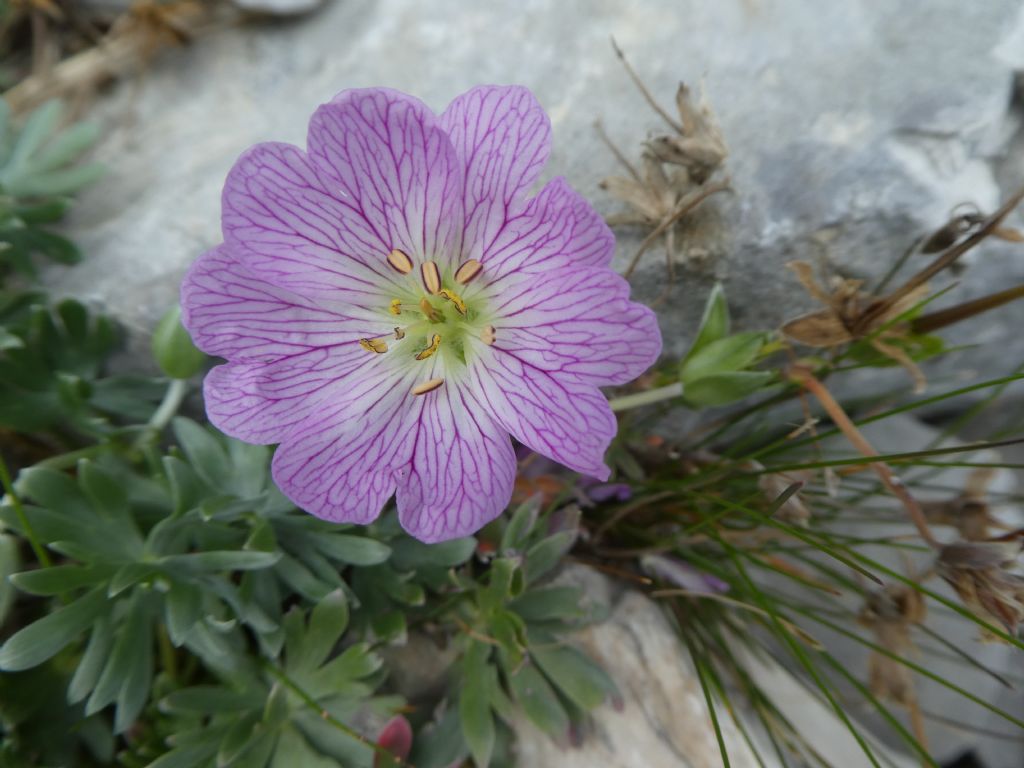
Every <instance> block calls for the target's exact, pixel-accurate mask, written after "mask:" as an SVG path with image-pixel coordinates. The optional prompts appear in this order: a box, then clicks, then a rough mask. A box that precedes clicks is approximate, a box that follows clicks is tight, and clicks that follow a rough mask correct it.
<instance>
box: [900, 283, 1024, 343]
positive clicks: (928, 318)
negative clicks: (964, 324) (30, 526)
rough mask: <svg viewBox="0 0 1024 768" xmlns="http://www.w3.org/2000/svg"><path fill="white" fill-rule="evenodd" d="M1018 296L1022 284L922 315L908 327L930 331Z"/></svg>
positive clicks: (1022, 293)
mask: <svg viewBox="0 0 1024 768" xmlns="http://www.w3.org/2000/svg"><path fill="white" fill-rule="evenodd" d="M1020 298H1024V284H1022V285H1017V286H1014V287H1013V288H1007V289H1006V290H1005V291H998V292H997V293H992V294H989V295H988V296H982V297H981V298H980V299H974V300H973V301H965V302H963V303H962V304H957V305H956V306H955V307H950V308H949V309H943V310H940V311H938V312H931V313H930V314H927V315H922V316H921V317H919V318H917V319H915V320H913V321H911V323H910V327H911V329H912V330H913V331H914V333H931V332H932V331H937V330H938V329H939V328H944V327H946V326H947V325H952V324H953V323H959V322H960V321H961V320H966V319H967V318H969V317H974V316H975V315H980V314H981V313H982V312H988V311H989V310H990V309H995V308H996V307H1001V306H1003V305H1004V304H1009V303H1010V302H1011V301H1016V300H1017V299H1020Z"/></svg>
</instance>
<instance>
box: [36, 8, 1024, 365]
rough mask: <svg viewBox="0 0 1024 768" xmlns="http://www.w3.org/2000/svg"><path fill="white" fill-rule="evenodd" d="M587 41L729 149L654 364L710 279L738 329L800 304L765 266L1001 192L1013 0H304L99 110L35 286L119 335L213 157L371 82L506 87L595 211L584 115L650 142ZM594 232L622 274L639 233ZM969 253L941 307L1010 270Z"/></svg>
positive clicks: (985, 328)
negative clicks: (82, 167) (65, 233)
mask: <svg viewBox="0 0 1024 768" xmlns="http://www.w3.org/2000/svg"><path fill="white" fill-rule="evenodd" d="M613 35H614V36H615V38H616V39H617V40H618V42H619V44H620V45H621V46H622V47H623V49H624V50H625V51H626V53H627V55H628V56H629V57H630V59H631V60H632V62H633V64H634V66H635V67H636V68H637V69H638V70H639V71H640V73H641V74H642V76H643V77H644V79H645V80H646V82H647V83H648V85H649V86H650V87H651V89H652V90H653V91H654V92H655V93H656V94H658V96H659V97H660V98H661V99H662V100H663V102H664V103H665V104H666V106H670V103H671V99H672V97H673V95H674V91H675V86H676V84H677V82H678V81H679V80H680V79H683V80H686V81H687V82H689V83H692V84H696V83H699V82H700V81H703V82H704V84H705V87H706V91H707V95H708V98H709V100H710V102H711V104H712V106H713V107H714V109H715V110H716V112H717V113H718V115H719V118H720V121H721V125H722V128H723V131H724V134H725V137H726V140H727V142H728V144H729V146H730V150H731V156H730V158H729V160H728V172H729V173H730V175H731V177H732V179H733V182H734V188H735V195H733V196H731V197H726V196H718V197H717V198H715V199H714V202H713V204H712V205H710V206H709V207H708V208H707V209H705V212H704V214H703V215H702V216H701V217H699V220H698V221H697V222H696V223H695V225H694V226H693V228H692V231H691V232H690V235H689V237H688V239H687V241H686V242H685V243H684V247H683V250H684V253H683V256H682V258H683V260H685V258H686V254H687V253H689V252H691V251H692V249H703V250H704V251H707V252H710V253H711V254H712V255H713V256H714V257H715V260H714V264H713V266H711V267H709V268H703V269H700V270H697V271H685V270H684V271H683V274H682V276H681V280H680V284H679V285H677V287H676V289H675V290H674V292H673V294H672V296H671V299H670V301H669V302H667V303H666V305H664V306H663V307H662V308H661V310H662V311H661V315H662V322H663V329H664V331H665V337H666V341H667V345H666V351H667V352H669V353H671V354H673V355H677V354H679V353H681V352H682V351H683V350H684V349H685V347H686V343H687V339H688V338H689V337H690V336H691V335H692V332H693V330H694V327H695V325H696V322H697V319H698V317H699V313H700V309H701V306H702V304H703V301H704V298H705V296H706V294H707V290H708V288H709V286H710V285H711V283H712V282H713V279H714V275H718V276H721V277H724V278H725V280H726V287H727V291H728V293H729V295H730V296H731V301H732V304H733V306H734V308H735V312H736V314H737V316H738V318H739V320H740V322H741V324H743V325H746V326H749V327H765V326H767V327H775V326H777V325H778V324H779V323H780V322H781V321H783V320H784V319H786V318H787V317H791V316H793V315H794V314H796V313H797V312H798V311H799V310H800V309H803V308H807V307H809V306H811V301H810V300H809V299H808V298H807V297H806V295H805V294H804V292H803V290H802V289H801V288H800V287H799V286H798V285H797V283H796V281H795V280H794V279H793V278H792V276H791V275H790V274H789V272H788V271H787V270H785V269H784V268H783V266H782V265H783V264H784V263H785V262H786V261H788V260H790V259H792V258H805V259H810V260H822V259H825V260H827V262H828V263H831V264H833V265H841V267H842V269H843V270H845V271H846V272H847V273H849V274H854V275H860V276H869V275H878V274H881V273H883V272H884V271H885V270H886V269H887V268H888V266H889V265H890V264H891V263H892V261H893V260H894V259H895V258H896V257H897V256H898V255H899V254H901V253H902V252H903V250H904V249H905V248H906V247H907V245H908V244H909V243H910V242H911V241H912V240H913V239H914V238H915V237H916V236H917V235H918V234H920V233H921V232H923V231H924V230H925V229H926V228H928V227H935V226H937V225H939V224H940V223H941V222H943V221H944V220H945V217H946V215H947V214H948V212H949V210H950V209H951V208H952V207H953V206H954V205H955V204H957V203H959V202H963V201H972V202H974V203H976V204H977V205H978V206H980V207H981V208H982V209H985V210H990V209H992V208H993V207H995V205H996V204H997V203H998V201H999V200H1000V198H1001V197H1002V196H1003V195H1005V194H1006V192H1007V190H1009V189H1011V188H1014V187H1015V186H1016V185H1017V184H1019V183H1021V182H1022V181H1024V132H1022V130H1021V113H1022V104H1021V100H1020V98H1021V90H1022V88H1021V86H1020V85H1019V81H1018V92H1017V97H1018V98H1017V100H1016V101H1015V100H1014V82H1015V77H1016V76H1017V74H1018V73H1019V72H1020V71H1021V70H1024V4H1022V2H1020V0H983V1H981V2H972V3H964V2H960V1H959V0H913V1H912V2H911V1H906V2H898V3H896V2H883V0H847V1H846V2H842V3H817V2H813V0H721V1H719V2H706V1H705V0H644V1H643V2H640V1H639V0H634V2H627V1H625V0H590V1H589V2H587V1H585V0H559V1H558V2H555V0H547V1H545V0H519V1H517V2H510V1H505V0H502V1H499V2H487V3H475V2H469V1H468V0H435V1H434V2H430V3H423V2H417V1H416V0H378V1H374V0H328V2H326V4H325V7H324V8H323V9H322V10H321V11H319V12H318V13H315V14H313V15H310V16H306V17H300V18H297V19H292V20H288V21H280V20H275V21H269V20H268V21H254V22H253V23H251V24H248V25H245V26H243V27H241V28H235V29H229V30H225V31H223V32H219V33H215V34H214V35H212V36H210V37H206V38H203V39H202V40H200V41H199V42H197V43H196V44H195V46H194V47H193V48H192V49H191V50H188V51H181V52H172V53H171V54H169V55H167V56H165V57H163V58H162V59H161V60H160V61H159V62H158V64H157V65H156V66H155V67H154V68H152V69H150V70H148V71H146V72H145V73H144V74H142V75H141V76H140V77H139V78H138V79H136V80H134V81H129V82H125V83H122V84H121V85H120V86H119V87H117V88H115V89H114V90H113V92H112V93H110V94H109V95H107V96H106V97H105V98H104V99H103V101H102V104H101V111H102V112H101V113H102V116H103V119H104V120H105V121H106V122H107V124H108V126H110V127H112V129H113V130H112V131H111V132H110V133H109V134H108V136H107V137H106V138H105V140H104V143H103V144H102V146H101V147H100V148H99V155H100V157H101V159H103V160H105V161H107V162H108V164H109V165H110V168H111V174H110V177H109V178H108V180H107V181H106V182H105V183H101V184H99V185H97V186H96V187H94V188H93V189H92V190H90V191H88V192H87V193H86V194H85V196H84V198H83V200H82V203H81V205H80V206H78V208H77V209H76V211H75V214H74V219H73V223H72V229H73V231H74V235H75V237H76V238H77V240H78V241H79V242H80V243H82V245H83V246H84V247H85V250H86V253H87V254H88V258H87V259H86V261H85V263H84V264H83V265H82V266H80V267H77V268H75V269H72V270H66V269H55V270H53V271H52V272H51V274H50V278H49V282H50V284H51V286H52V287H53V288H54V289H56V290H57V291H59V292H66V293H68V294H75V295H86V296H91V297H93V298H94V299H95V300H96V301H97V302H99V303H101V304H105V305H106V306H107V308H108V309H110V310H111V311H113V312H114V313H115V314H117V315H118V316H120V317H121V318H122V319H124V320H125V322H127V323H128V325H129V326H130V327H131V328H132V329H133V331H135V332H136V339H137V340H138V341H141V340H144V338H145V337H146V335H147V334H148V332H149V331H150V329H151V328H152V326H153V324H154V323H155V321H156V319H157V318H158V317H159V316H160V315H161V313H162V312H163V311H164V310H165V309H166V308H167V307H168V306H169V305H170V304H171V302H173V301H174V299H175V291H176V285H177V283H178V280H179V279H180V277H181V275H182V274H183V273H184V271H185V269H186V267H187V265H188V264H189V263H190V262H191V260H192V259H193V258H195V256H196V255H197V254H198V253H199V252H200V251H202V250H203V249H204V248H207V247H209V246H211V245H213V244H214V243H215V242H217V240H218V239H219V229H218V228H219V221H218V208H219V192H220V188H221V184H222V182H223V179H224V176H225V174H226V172H227V171H228V169H229V168H230V166H231V164H232V162H233V161H234V159H235V158H236V157H237V155H238V154H239V153H240V152H241V151H242V150H243V149H245V148H246V147H247V146H249V145H250V144H252V143H254V142H258V141H263V140H271V139H272V140H285V141H292V142H296V143H302V142H303V141H304V135H305V128H306V121H307V119H308V117H309V115H310V114H311V113H312V111H313V109H314V108H315V107H316V106H317V105H318V104H319V103H321V102H323V101H325V100H327V99H328V98H330V96H331V95H333V94H334V93H335V92H336V91H338V90H341V89H343V88H349V87H354V86H369V85H387V86H392V87H395V88H398V89H401V90H405V91H408V92H411V93H414V94H416V95H418V96H420V97H421V98H423V99H424V100H425V101H427V103H429V104H430V105H431V106H433V107H434V108H435V109H437V110H440V109H443V107H444V106H445V104H446V103H447V102H448V101H449V100H450V99H451V98H452V97H454V96H455V95H457V94H458V93H460V92H462V91H463V90H465V89H467V88H469V87H470V86H472V85H474V84H476V83H481V82H497V83H502V82H517V83H522V84H525V85H527V86H529V87H530V88H531V89H533V90H534V91H535V92H536V94H537V96H538V97H539V98H540V100H541V102H542V103H543V104H544V105H545V106H546V107H547V109H548V111H549V112H550V115H551V118H552V121H553V123H554V132H555V133H554V135H555V146H554V152H553V155H552V160H551V163H550V165H549V167H548V170H547V174H546V176H547V177H550V176H553V175H565V176H567V177H568V179H569V180H570V181H571V182H572V183H573V184H574V185H575V186H576V187H577V188H578V189H580V190H581V191H582V192H583V193H584V194H586V195H588V196H590V197H591V198H592V199H593V200H594V201H595V203H596V204H597V205H598V207H599V208H600V209H601V210H602V211H605V212H611V211H613V210H615V209H616V208H617V203H616V202H615V201H614V200H611V199H610V198H609V197H608V196H607V195H606V194H605V193H603V192H601V191H600V190H598V188H597V183H598V181H599V180H600V179H601V178H602V177H604V176H606V175H608V174H609V173H613V172H616V168H615V162H614V160H613V158H612V157H611V155H610V153H609V152H608V151H607V149H606V148H605V147H604V146H603V145H602V144H601V143H600V141H599V140H598V138H597V136H596V134H595V131H594V129H593V122H594V120H595V119H597V118H601V119H602V120H603V121H604V123H605V125H606V126H607V129H608V132H609V133H610V134H611V136H612V137H613V138H614V139H615V140H616V141H617V142H618V143H619V144H620V145H621V146H622V147H623V148H624V149H625V150H626V151H627V153H628V154H630V155H631V156H632V155H634V154H635V153H636V152H638V148H639V142H640V140H642V139H643V138H644V137H645V136H646V135H647V134H648V133H649V132H650V131H652V130H654V129H658V128H660V125H659V119H658V118H657V117H656V116H655V115H654V114H653V113H652V112H651V111H650V110H649V109H648V108H647V106H646V105H645V104H644V102H643V101H642V99H641V98H640V96H639V94H638V93H637V92H636V90H635V88H634V87H633V85H632V83H631V82H630V81H629V80H628V78H627V76H626V74H625V72H624V71H623V69H622V67H621V65H620V64H619V62H618V61H617V59H616V58H615V56H614V54H613V52H612V49H611V45H610V44H609V38H610V36H613ZM1011 146H1013V147H1015V152H1013V153H1012V154H1011V155H1010V160H1009V161H1006V160H1005V159H1004V158H1005V157H1006V153H1007V151H1008V148H1010V147H1011ZM1019 220H1020V219H1019V218H1018V219H1017V221H1019ZM620 234H621V237H620V254H619V259H620V260H621V262H622V263H623V264H624V263H625V262H626V261H627V260H628V258H629V256H630V255H631V254H632V253H633V251H634V249H635V247H636V244H637V243H638V241H639V239H640V233H637V232H632V233H631V232H628V231H624V232H621V233H620ZM919 258H923V257H919ZM971 261H972V262H973V263H972V266H971V267H970V268H969V269H968V270H967V271H966V272H965V273H964V274H963V275H962V276H961V277H960V279H961V281H962V285H961V287H960V288H958V289H957V290H956V291H955V292H953V294H951V296H950V297H949V298H948V299H947V302H951V301H958V300H963V299H966V298H972V297H974V296H978V295H982V294H984V293H986V292H988V291H991V290H995V289H997V288H1002V287H1005V286H1006V285H1008V284H1011V283H1016V282H1020V281H1022V280H1024V258H1022V253H1021V249H1020V247H1017V248H1016V249H1013V248H1010V247H1008V246H1000V245H998V244H994V245H989V246H986V247H985V249H984V250H983V251H980V252H979V253H977V254H975V256H974V257H973V258H972V259H971ZM916 263H917V264H918V265H920V264H921V262H916ZM664 274H665V272H664V264H663V256H662V254H661V253H660V252H658V251H653V252H651V253H649V254H648V255H647V256H646V257H645V260H644V266H643V268H642V269H641V270H640V271H639V272H638V274H637V276H636V280H635V285H636V295H637V296H638V297H639V298H640V299H642V300H651V299H653V298H654V297H656V296H657V295H658V293H660V289H661V288H660V286H661V282H662V281H663V279H664ZM1022 323H1024V304H1020V305H1018V306H1015V307H1011V308H1007V309H1003V310H1001V311H999V312H997V313H993V314H991V315H989V316H987V317H984V318H981V319H980V320H978V321H977V322H974V323H972V324H970V325H969V327H968V326H965V327H963V328H961V329H959V330H958V332H957V334H956V335H955V338H954V341H956V342H958V343H964V342H971V343H982V344H984V347H982V348H979V349H976V350H972V351H970V352H968V353H966V354H960V355H957V356H955V358H951V359H950V360H947V361H946V362H945V363H944V364H942V365H941V366H940V367H939V369H938V371H937V372H936V373H934V374H933V381H935V380H936V379H935V378H934V376H938V377H939V378H940V379H942V378H946V377H950V376H952V377H957V376H963V377H965V378H966V377H968V376H973V375H974V374H975V373H976V372H977V370H979V369H984V370H985V372H986V374H987V375H992V376H994V375H996V374H998V373H1001V372H1003V371H1004V370H1007V369H1009V368H1013V367H1014V366H1016V365H1017V364H1018V363H1019V362H1020V361H1021V360H1024V335H1021V334H1019V333H1017V329H1018V328H1020V326H1021V325H1022Z"/></svg>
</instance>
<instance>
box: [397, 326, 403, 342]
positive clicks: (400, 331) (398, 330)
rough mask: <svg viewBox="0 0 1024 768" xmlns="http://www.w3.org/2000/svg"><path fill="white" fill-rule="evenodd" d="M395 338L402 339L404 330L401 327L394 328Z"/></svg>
mask: <svg viewBox="0 0 1024 768" xmlns="http://www.w3.org/2000/svg"><path fill="white" fill-rule="evenodd" d="M395 338H396V339H399V340H401V339H404V338H405V331H403V330H402V329H401V328H395Z"/></svg>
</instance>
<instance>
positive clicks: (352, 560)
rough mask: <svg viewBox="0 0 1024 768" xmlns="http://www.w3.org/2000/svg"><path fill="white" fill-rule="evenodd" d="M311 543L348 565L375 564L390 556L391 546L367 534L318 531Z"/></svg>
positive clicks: (330, 556) (328, 555) (333, 558)
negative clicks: (355, 534)
mask: <svg viewBox="0 0 1024 768" xmlns="http://www.w3.org/2000/svg"><path fill="white" fill-rule="evenodd" d="M313 545H314V546H315V547H316V548H317V549H319V550H320V551H321V552H323V553H324V554H325V555H327V557H329V558H331V559H332V560H340V561H341V562H343V563H349V564H350V565H360V566H367V565H377V564H379V563H383V562H384V561H386V560H387V559H388V557H390V556H391V547H389V546H388V545H387V544H384V543H382V542H379V541H377V540H375V539H371V538H369V537H368V536H354V535H351V534H347V533H336V534H330V533H319V534H316V535H315V536H314V537H313Z"/></svg>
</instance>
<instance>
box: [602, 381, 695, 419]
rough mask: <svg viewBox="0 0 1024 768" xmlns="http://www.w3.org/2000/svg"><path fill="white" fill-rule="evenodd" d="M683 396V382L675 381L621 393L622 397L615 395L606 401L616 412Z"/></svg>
mask: <svg viewBox="0 0 1024 768" xmlns="http://www.w3.org/2000/svg"><path fill="white" fill-rule="evenodd" d="M682 396H683V382H681V381H677V382H675V383H674V384H666V385H665V386H664V387H656V388H655V389H648V390H646V391H645V392H637V393H635V394H632V395H623V396H622V397H616V398H613V399H611V400H609V401H608V405H610V406H611V409H612V410H613V411H615V412H616V413H618V412H619V411H628V410H630V409H631V408H641V407H643V406H645V405H654V404H655V403H660V402H663V401H665V400H674V399H676V398H677V397H682Z"/></svg>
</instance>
